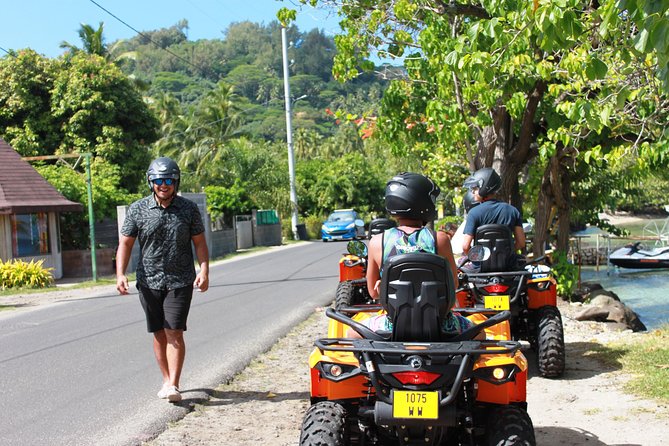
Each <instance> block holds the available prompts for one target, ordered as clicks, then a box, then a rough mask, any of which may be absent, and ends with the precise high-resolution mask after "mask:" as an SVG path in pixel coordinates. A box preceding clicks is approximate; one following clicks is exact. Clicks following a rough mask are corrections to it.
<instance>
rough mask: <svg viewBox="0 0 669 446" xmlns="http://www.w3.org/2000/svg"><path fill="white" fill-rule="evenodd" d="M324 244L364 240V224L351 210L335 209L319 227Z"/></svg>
mask: <svg viewBox="0 0 669 446" xmlns="http://www.w3.org/2000/svg"><path fill="white" fill-rule="evenodd" d="M321 237H322V239H323V241H324V242H327V241H330V240H355V239H356V238H365V222H364V221H362V219H361V218H360V216H359V215H358V213H357V212H355V211H354V210H353V209H335V211H334V212H333V213H331V214H330V216H329V217H328V219H327V220H325V221H324V222H323V226H321Z"/></svg>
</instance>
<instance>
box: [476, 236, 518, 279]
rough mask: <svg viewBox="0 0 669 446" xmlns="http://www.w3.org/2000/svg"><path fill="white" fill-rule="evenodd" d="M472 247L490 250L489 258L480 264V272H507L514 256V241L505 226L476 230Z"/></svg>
mask: <svg viewBox="0 0 669 446" xmlns="http://www.w3.org/2000/svg"><path fill="white" fill-rule="evenodd" d="M474 245H481V246H485V247H487V248H488V249H490V257H489V258H488V259H487V260H484V261H483V262H481V272H482V273H489V272H495V271H508V270H509V268H510V267H511V265H512V259H513V258H515V255H514V249H513V248H514V239H513V233H512V232H511V229H509V227H508V226H506V225H482V226H479V227H478V228H477V229H476V235H475V236H474Z"/></svg>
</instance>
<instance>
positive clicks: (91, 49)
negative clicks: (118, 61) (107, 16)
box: [60, 22, 109, 59]
mask: <svg viewBox="0 0 669 446" xmlns="http://www.w3.org/2000/svg"><path fill="white" fill-rule="evenodd" d="M103 29H104V23H103V22H100V25H99V26H98V29H93V27H92V26H90V25H87V24H85V23H82V24H81V27H80V28H79V38H80V39H81V43H82V44H83V48H79V47H77V46H76V45H73V44H71V43H69V42H66V41H62V42H61V43H60V47H61V48H64V49H66V50H68V51H69V52H71V53H73V54H74V53H77V52H79V51H84V52H85V53H87V54H96V55H98V56H101V57H104V58H105V59H108V58H109V51H108V49H107V45H106V44H105V38H104V35H103Z"/></svg>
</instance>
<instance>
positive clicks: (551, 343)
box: [537, 306, 565, 378]
mask: <svg viewBox="0 0 669 446" xmlns="http://www.w3.org/2000/svg"><path fill="white" fill-rule="evenodd" d="M537 367H538V369H539V373H540V374H541V376H543V377H545V378H557V377H559V376H562V374H563V373H564V368H565V347H564V329H563V328H562V317H561V316H560V311H559V310H558V309H557V308H555V307H552V306H546V307H543V308H541V309H540V310H539V311H538V312H537Z"/></svg>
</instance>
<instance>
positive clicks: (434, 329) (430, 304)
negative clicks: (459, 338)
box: [380, 252, 455, 342]
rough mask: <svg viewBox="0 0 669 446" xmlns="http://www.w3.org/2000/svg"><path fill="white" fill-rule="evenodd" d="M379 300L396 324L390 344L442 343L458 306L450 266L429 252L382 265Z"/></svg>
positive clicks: (401, 255)
mask: <svg viewBox="0 0 669 446" xmlns="http://www.w3.org/2000/svg"><path fill="white" fill-rule="evenodd" d="M380 299H381V305H382V306H383V308H384V309H385V310H386V311H387V313H388V317H389V318H390V321H391V322H392V324H393V331H392V333H391V337H390V340H391V341H416V342H429V341H439V340H440V339H442V337H443V336H442V333H443V332H442V328H441V327H442V326H443V321H444V318H445V317H446V316H447V314H448V313H449V311H450V310H451V308H453V306H454V305H455V284H454V283H453V274H452V273H451V268H450V265H449V264H448V262H446V259H444V258H443V257H441V256H438V255H436V254H430V253H423V252H416V253H409V254H400V255H397V256H393V257H391V258H390V259H389V260H388V261H387V262H386V263H385V264H384V265H383V273H382V275H381V290H380Z"/></svg>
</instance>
